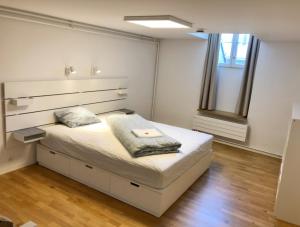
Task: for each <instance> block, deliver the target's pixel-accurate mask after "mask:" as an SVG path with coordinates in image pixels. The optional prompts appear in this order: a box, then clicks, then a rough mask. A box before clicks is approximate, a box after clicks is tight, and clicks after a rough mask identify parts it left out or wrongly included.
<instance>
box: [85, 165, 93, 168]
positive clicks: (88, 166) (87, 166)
mask: <svg viewBox="0 0 300 227" xmlns="http://www.w3.org/2000/svg"><path fill="white" fill-rule="evenodd" d="M85 167H86V168H89V169H93V166H90V165H85Z"/></svg>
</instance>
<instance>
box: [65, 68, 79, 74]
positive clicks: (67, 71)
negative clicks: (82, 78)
mask: <svg viewBox="0 0 300 227" xmlns="http://www.w3.org/2000/svg"><path fill="white" fill-rule="evenodd" d="M76 73H77V71H76V70H75V69H74V67H73V66H66V67H65V75H66V76H70V75H71V74H76Z"/></svg>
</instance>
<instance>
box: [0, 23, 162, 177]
mask: <svg viewBox="0 0 300 227" xmlns="http://www.w3.org/2000/svg"><path fill="white" fill-rule="evenodd" d="M0 31H1V35H0V50H1V54H0V66H1V67H0V79H1V82H5V81H26V80H64V79H66V77H65V76H64V67H65V65H66V64H69V65H73V66H74V67H75V68H76V70H77V72H78V74H77V75H76V76H74V77H72V78H71V79H76V78H89V77H90V70H91V65H92V64H95V65H97V66H99V68H100V69H101V70H102V73H101V75H102V76H103V77H120V76H127V77H129V92H130V93H129V107H130V108H132V109H134V110H136V111H137V112H138V113H140V114H141V115H143V116H145V117H147V118H148V117H149V116H150V112H151V103H152V88H153V77H154V70H155V69H154V67H155V59H156V44H155V43H153V42H150V41H142V40H133V39H127V38H124V37H117V36H110V35H105V34H103V35H102V34H101V35H99V34H91V33H84V32H79V31H74V30H68V29H61V28H56V27H52V26H46V25H40V24H34V23H29V22H28V23H27V22H21V21H16V20H10V19H0ZM0 121H1V123H2V121H3V119H1V120H0ZM2 134H3V132H2ZM0 148H1V150H0V173H1V172H3V171H6V170H10V169H14V168H16V167H18V166H22V165H25V164H26V163H31V162H33V161H34V152H32V148H31V147H30V146H27V147H26V148H25V146H24V145H23V144H20V143H18V142H15V143H13V144H8V145H7V147H6V148H5V147H4V140H3V136H1V139H0Z"/></svg>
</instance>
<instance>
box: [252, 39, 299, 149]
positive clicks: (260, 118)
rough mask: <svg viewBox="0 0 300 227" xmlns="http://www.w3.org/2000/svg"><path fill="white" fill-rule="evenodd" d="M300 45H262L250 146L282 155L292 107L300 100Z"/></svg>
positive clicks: (274, 43)
mask: <svg viewBox="0 0 300 227" xmlns="http://www.w3.org/2000/svg"><path fill="white" fill-rule="evenodd" d="M299 59H300V43H280V42H278V43H276V42H273V43H264V42H263V43H262V45H261V51H260V53H259V59H258V63H257V68H256V74H255V80H254V85H253V90H252V100H251V104H250V109H249V117H248V121H249V125H250V127H251V132H250V143H249V146H250V147H252V148H255V149H258V150H263V151H268V152H270V153H274V154H280V155H281V154H282V151H283V148H284V144H285V140H286V136H287V130H288V124H289V120H290V117H291V111H292V104H293V103H294V102H298V101H300V64H299Z"/></svg>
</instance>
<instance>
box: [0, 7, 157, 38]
mask: <svg viewBox="0 0 300 227" xmlns="http://www.w3.org/2000/svg"><path fill="white" fill-rule="evenodd" d="M0 17H5V18H10V19H16V20H22V21H29V22H34V23H39V24H45V25H50V26H55V27H60V28H67V29H73V30H77V31H83V32H89V33H95V34H99V33H102V34H103V33H106V34H111V35H117V36H123V37H127V38H132V39H139V40H148V41H152V42H158V41H159V39H156V38H153V37H150V36H144V35H139V34H135V33H131V32H125V31H121V30H117V29H111V28H107V27H102V26H97V25H93V24H88V23H83V22H79V21H73V20H68V19H64V18H59V17H54V16H49V15H45V14H40V13H35V12H31V11H26V10H20V9H15V8H11V7H6V6H2V5H0Z"/></svg>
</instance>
